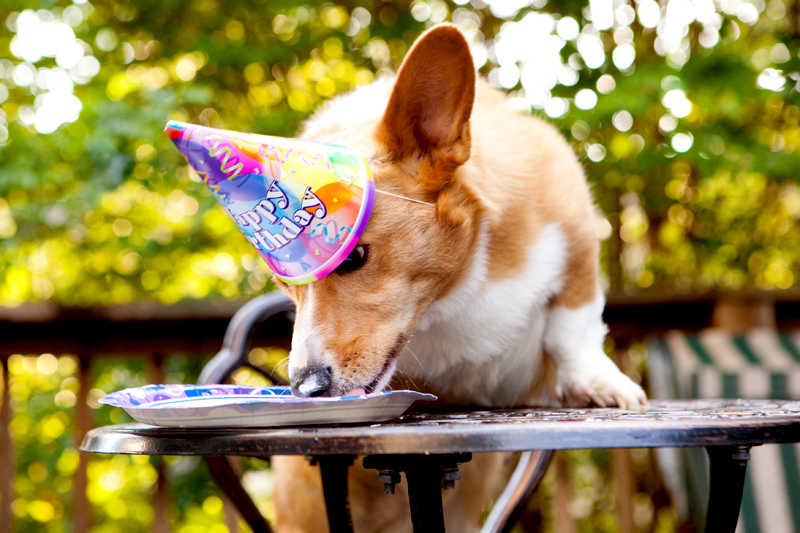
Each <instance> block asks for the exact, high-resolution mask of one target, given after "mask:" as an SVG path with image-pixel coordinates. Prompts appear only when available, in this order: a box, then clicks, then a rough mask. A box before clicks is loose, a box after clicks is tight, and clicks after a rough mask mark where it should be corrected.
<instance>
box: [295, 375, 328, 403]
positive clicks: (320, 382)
mask: <svg viewBox="0 0 800 533" xmlns="http://www.w3.org/2000/svg"><path fill="white" fill-rule="evenodd" d="M330 392H331V367H326V368H323V369H321V370H316V371H314V372H310V373H308V374H306V375H305V376H304V377H303V378H302V379H298V380H297V383H292V394H294V395H295V396H300V397H302V398H308V397H309V396H330Z"/></svg>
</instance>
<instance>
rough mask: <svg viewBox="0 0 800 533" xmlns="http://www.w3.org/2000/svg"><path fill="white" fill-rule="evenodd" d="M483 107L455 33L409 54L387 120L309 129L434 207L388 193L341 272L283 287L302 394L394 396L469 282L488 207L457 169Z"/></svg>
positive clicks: (292, 370) (292, 364) (292, 363)
mask: <svg viewBox="0 0 800 533" xmlns="http://www.w3.org/2000/svg"><path fill="white" fill-rule="evenodd" d="M387 92H388V91H387ZM350 99H351V100H350V104H349V105H353V100H352V97H350ZM474 99H475V67H474V64H473V61H472V57H471V55H470V52H469V46H468V45H467V42H466V41H465V39H464V37H463V36H462V35H461V33H460V32H459V31H458V30H457V29H456V28H455V27H453V26H449V25H443V26H437V27H435V28H433V29H431V30H430V31H428V32H427V33H425V34H424V35H423V36H422V37H420V38H419V40H418V41H417V42H416V43H415V44H414V46H413V47H412V48H411V50H410V51H409V53H408V55H407V57H406V59H405V61H404V62H403V64H402V66H401V68H400V71H399V73H398V75H397V79H396V81H395V83H394V86H393V87H392V88H391V95H390V96H389V98H388V104H386V108H385V111H384V112H383V115H382V116H381V117H380V118H378V119H374V120H366V121H363V122H360V123H357V124H349V125H346V124H344V123H345V121H344V120H341V117H342V114H343V113H342V110H337V108H336V106H337V104H336V102H333V103H332V105H331V106H329V108H328V109H326V110H323V112H322V113H321V114H320V115H318V116H317V117H316V118H315V119H314V120H313V121H312V123H311V125H310V126H308V127H307V129H306V132H305V134H304V137H305V138H310V139H314V140H320V141H328V142H335V143H338V144H344V145H350V146H353V147H355V148H358V149H359V150H360V151H361V153H362V154H364V156H365V157H366V158H367V159H368V161H369V165H370V168H371V170H372V173H373V176H374V179H375V183H376V186H377V188H378V189H379V190H382V191H386V192H390V193H394V194H397V195H401V196H405V197H408V198H414V199H418V200H421V201H424V202H428V203H431V204H433V205H432V206H427V205H421V204H418V203H413V202H410V201H408V200H405V199H400V198H396V197H392V196H388V195H383V194H378V195H376V198H375V205H374V208H373V212H372V216H371V217H370V221H369V224H368V226H367V228H366V230H365V231H364V233H363V235H362V237H361V239H360V241H359V243H358V246H357V247H356V248H355V249H354V250H353V253H351V254H350V256H349V257H348V258H347V260H345V262H344V263H342V265H341V266H340V267H339V268H338V269H337V270H336V271H335V272H333V273H332V274H330V275H328V276H326V277H324V278H323V279H321V280H319V281H316V282H314V283H312V284H310V285H304V286H288V285H284V284H282V283H280V282H278V284H279V285H280V286H281V288H282V289H283V290H285V291H286V292H287V293H288V294H289V296H290V297H291V298H292V300H294V302H295V304H296V306H297V318H296V322H295V330H294V338H293V340H292V351H291V354H290V357H289V374H290V378H291V383H292V391H293V392H294V394H296V395H300V396H318V395H342V394H346V393H348V392H356V391H357V392H359V393H360V392H362V391H361V389H363V390H364V391H366V392H372V391H376V390H380V389H382V388H383V387H385V386H386V385H387V384H388V382H389V379H390V378H391V377H392V374H393V373H394V370H395V366H396V360H397V358H398V357H399V356H400V354H401V353H402V351H403V349H404V347H405V345H406V343H408V341H409V340H410V338H411V334H412V332H413V331H414V329H415V328H416V326H417V324H418V323H419V321H420V319H421V318H422V317H423V315H424V314H425V312H426V310H427V309H428V307H429V306H430V305H431V303H433V302H434V301H435V300H437V299H439V298H441V297H443V296H444V295H446V294H447V293H448V292H449V291H451V290H453V288H454V287H455V286H456V285H457V284H458V283H459V281H460V280H461V278H462V277H463V276H464V274H465V273H466V270H467V268H468V267H469V266H470V264H471V257H472V253H473V251H474V249H475V246H476V244H477V238H478V235H479V225H480V223H481V218H482V208H481V202H480V201H478V198H477V193H476V192H475V191H473V190H472V189H471V188H470V187H469V186H468V185H467V184H466V183H463V182H462V180H460V179H459V178H458V173H457V170H458V168H459V167H460V166H461V165H462V164H464V163H465V162H466V161H467V160H468V159H469V157H470V124H469V120H470V114H471V112H472V105H473V101H474ZM384 102H385V100H384ZM356 104H358V102H356ZM326 116H330V117H331V118H328V119H326ZM336 117H339V118H336Z"/></svg>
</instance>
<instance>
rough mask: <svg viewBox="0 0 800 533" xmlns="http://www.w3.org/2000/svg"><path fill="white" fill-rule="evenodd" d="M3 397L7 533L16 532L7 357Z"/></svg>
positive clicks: (1, 514) (1, 483)
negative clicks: (13, 505) (13, 510)
mask: <svg viewBox="0 0 800 533" xmlns="http://www.w3.org/2000/svg"><path fill="white" fill-rule="evenodd" d="M2 373H3V396H2V402H3V404H2V406H0V497H2V501H0V524H3V530H4V531H8V533H14V531H16V527H15V520H14V516H13V514H12V513H11V502H13V501H14V477H15V476H16V469H17V466H16V460H15V459H14V443H13V442H12V441H11V431H10V429H9V426H10V424H11V402H10V400H9V395H8V357H4V358H3V370H2Z"/></svg>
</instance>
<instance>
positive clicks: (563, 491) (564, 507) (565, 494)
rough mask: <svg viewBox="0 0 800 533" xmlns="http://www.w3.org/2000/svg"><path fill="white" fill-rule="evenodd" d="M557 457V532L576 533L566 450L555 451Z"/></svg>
mask: <svg viewBox="0 0 800 533" xmlns="http://www.w3.org/2000/svg"><path fill="white" fill-rule="evenodd" d="M555 459H556V497H555V506H556V512H555V531H556V533H575V531H576V527H575V520H574V519H573V518H572V513H571V512H570V510H569V504H570V501H571V499H572V485H571V483H570V475H569V463H568V462H567V458H566V452H564V451H560V450H559V451H557V452H555Z"/></svg>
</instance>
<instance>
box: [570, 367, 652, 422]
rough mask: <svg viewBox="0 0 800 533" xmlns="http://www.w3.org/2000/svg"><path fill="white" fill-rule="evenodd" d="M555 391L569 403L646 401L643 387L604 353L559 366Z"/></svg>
mask: <svg viewBox="0 0 800 533" xmlns="http://www.w3.org/2000/svg"><path fill="white" fill-rule="evenodd" d="M556 394H558V397H559V399H560V400H561V401H562V402H564V404H566V405H567V406H570V407H586V406H590V405H596V406H598V407H611V406H614V405H616V406H617V407H620V408H622V409H639V408H640V407H641V406H643V405H646V404H647V396H645V394H644V391H643V390H642V388H641V387H640V386H639V385H637V384H636V383H634V382H633V381H632V380H631V378H629V377H628V376H626V375H625V374H623V373H622V372H621V371H620V370H619V368H617V366H616V365H615V364H614V363H613V362H612V361H611V359H609V358H608V357H606V356H605V354H598V356H597V357H592V358H591V359H590V360H586V359H584V360H581V361H580V362H578V361H576V362H574V363H572V364H565V365H562V366H560V367H559V369H558V383H557V386H556Z"/></svg>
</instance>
